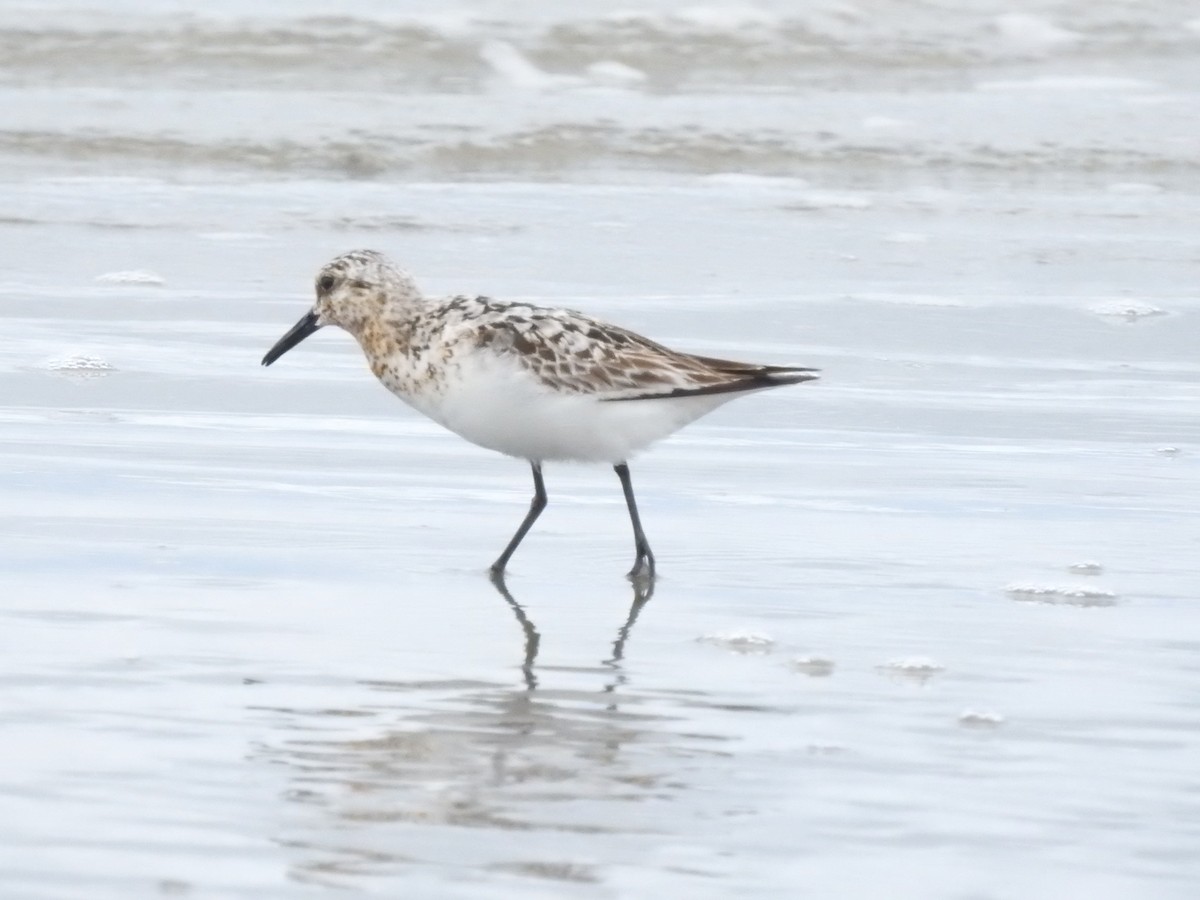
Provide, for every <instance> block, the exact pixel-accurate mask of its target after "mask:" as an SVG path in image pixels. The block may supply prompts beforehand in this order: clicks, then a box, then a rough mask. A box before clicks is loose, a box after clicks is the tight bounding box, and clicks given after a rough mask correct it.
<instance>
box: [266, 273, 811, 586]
mask: <svg viewBox="0 0 1200 900" xmlns="http://www.w3.org/2000/svg"><path fill="white" fill-rule="evenodd" d="M316 289H317V300H316V304H315V305H314V307H313V311H312V312H311V313H309V315H308V316H306V317H305V318H304V319H302V320H301V321H300V322H299V323H297V325H296V326H295V327H294V328H293V329H292V330H291V331H290V332H288V333H287V334H286V335H284V337H283V338H281V339H280V341H279V342H278V343H277V344H276V345H275V347H273V348H272V349H271V351H270V352H269V353H268V354H267V356H266V357H265V358H264V360H263V362H264V364H267V365H269V364H270V363H272V362H274V360H275V359H277V358H278V357H279V356H280V355H282V354H283V353H284V352H286V351H287V350H288V349H289V348H290V347H292V346H294V345H295V344H296V343H299V341H301V340H303V339H304V338H305V337H306V336H307V335H308V334H311V333H312V332H313V331H315V330H317V329H318V328H320V327H322V326H325V325H337V326H340V327H341V328H344V329H345V330H346V331H348V332H349V333H350V334H351V335H353V336H354V338H355V339H356V340H357V341H358V343H359V345H360V346H361V347H362V349H363V352H364V354H365V355H366V357H367V361H368V363H369V364H370V367H371V371H372V372H373V373H374V374H375V376H376V377H377V378H378V379H379V380H380V381H381V382H382V383H383V384H384V385H385V386H386V387H387V388H388V389H389V390H390V391H392V392H393V393H394V394H396V395H397V396H398V397H400V398H401V399H402V400H404V401H405V402H406V403H408V404H409V405H410V406H412V407H414V408H415V409H417V410H419V411H420V412H422V413H424V414H425V415H427V416H429V417H430V418H431V419H433V420H435V421H436V422H439V423H440V424H442V425H444V426H445V427H446V428H448V429H450V430H451V431H453V432H455V433H456V434H459V435H461V436H462V437H464V438H466V439H467V440H469V441H472V442H473V443H476V444H479V445H480V446H483V447H487V448H489V449H492V450H497V451H499V452H501V453H506V454H508V455H510V456H515V457H519V458H523V459H527V460H529V461H530V462H531V463H533V465H534V472H535V482H536V483H538V484H540V466H541V463H542V462H544V461H547V460H577V461H585V462H608V463H611V464H613V465H615V466H617V468H618V473H620V472H621V471H622V469H624V463H625V462H626V460H628V459H629V458H630V456H632V455H633V454H634V453H636V452H637V451H638V450H641V449H643V448H644V447H646V446H648V445H649V444H651V443H653V442H654V441H656V440H658V439H660V438H663V437H666V436H667V435H669V434H671V433H672V432H674V431H676V430H677V429H679V428H681V427H682V426H684V425H686V424H687V423H688V422H691V421H693V420H694V419H696V418H698V417H699V416H702V415H704V414H705V413H708V412H710V411H712V410H713V409H715V408H716V407H718V406H720V405H721V404H722V403H725V402H727V401H729V400H731V399H733V398H734V397H737V396H740V395H741V394H744V393H748V392H751V391H757V390H762V389H765V388H770V387H778V386H780V385H785V384H796V383H799V382H802V381H811V380H813V379H815V378H816V377H817V375H816V370H814V369H807V368H797V367H787V366H764V365H754V364H750V363H740V362H732V361H729V360H721V359H713V358H709V357H703V356H695V355H692V354H688V353H681V352H679V351H676V350H671V349H669V348H667V347H664V346H662V345H661V344H657V343H655V342H654V341H651V340H649V339H648V338H645V337H642V336H641V335H638V334H635V333H633V332H631V331H628V330H626V329H624V328H620V327H618V326H615V325H610V324H607V323H604V322H600V321H598V320H596V319H593V318H591V317H590V316H587V315H584V314H583V313H579V312H574V311H572V310H567V309H554V308H545V307H539V306H535V305H533V304H530V303H513V302H506V301H501V300H493V299H491V298H489V297H468V296H457V297H449V298H441V299H434V298H428V297H425V296H424V295H423V294H422V293H421V291H420V289H419V288H418V287H417V285H416V282H414V281H413V279H412V277H411V276H409V275H408V273H406V272H404V271H403V270H402V269H399V268H398V267H396V266H395V265H394V264H393V263H391V261H390V260H388V259H387V257H385V256H384V255H383V254H381V253H377V252H375V251H372V250H356V251H354V252H352V253H347V254H344V255H342V256H339V257H338V258H336V259H334V260H333V261H332V262H330V263H329V264H328V265H326V266H325V267H324V268H322V269H321V271H320V272H319V273H318V275H317V279H316ZM627 477H628V472H627V470H625V474H624V475H623V476H622V479H623V483H624V482H625V479H627ZM631 490H632V489H629V491H628V492H627V499H628V500H629V502H630V511H631V514H633V513H634V512H635V508H634V507H633V505H632V493H631ZM538 511H540V509H539V510H538ZM634 522H635V528H639V527H640V526H637V520H636V516H634ZM526 527H527V526H526ZM523 533H524V532H523V531H522V532H519V534H518V537H517V538H516V539H515V540H519V539H520V536H521V535H523ZM514 546H515V545H514ZM512 549H513V548H512V547H510V548H509V551H508V552H511V550H512ZM644 549H645V551H646V553H647V554H648V553H649V548H648V546H647V547H645V548H644ZM640 553H641V550H639V559H641V555H640ZM506 559H507V557H503V558H502V560H500V561H498V563H501V564H502V563H503V562H504V561H505V560H506ZM650 562H651V571H653V557H652V556H650ZM502 567H503V566H502V565H501V568H502Z"/></svg>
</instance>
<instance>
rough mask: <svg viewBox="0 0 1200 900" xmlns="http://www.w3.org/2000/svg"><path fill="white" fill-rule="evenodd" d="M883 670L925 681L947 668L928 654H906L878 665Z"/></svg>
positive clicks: (890, 673)
mask: <svg viewBox="0 0 1200 900" xmlns="http://www.w3.org/2000/svg"><path fill="white" fill-rule="evenodd" d="M878 668H879V669H880V670H881V671H882V672H885V673H886V674H888V675H893V676H896V677H899V678H907V679H909V680H911V681H920V682H925V681H928V680H929V679H930V678H932V677H933V676H934V675H937V674H940V673H941V672H944V671H945V670H946V667H945V666H943V665H942V664H941V663H940V662H938V661H937V660H935V659H930V658H929V657H928V656H906V657H902V658H899V659H892V660H889V661H888V662H886V663H884V664H883V665H882V666H879V667H878Z"/></svg>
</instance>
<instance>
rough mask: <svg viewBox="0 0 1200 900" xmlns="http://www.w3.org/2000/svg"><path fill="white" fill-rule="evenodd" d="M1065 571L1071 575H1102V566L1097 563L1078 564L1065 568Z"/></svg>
mask: <svg viewBox="0 0 1200 900" xmlns="http://www.w3.org/2000/svg"><path fill="white" fill-rule="evenodd" d="M1067 571H1068V572H1070V573H1071V574H1072V575H1103V574H1104V566H1102V565H1100V563H1098V562H1078V563H1075V564H1074V565H1070V566H1067Z"/></svg>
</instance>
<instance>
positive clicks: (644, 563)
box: [613, 463, 654, 580]
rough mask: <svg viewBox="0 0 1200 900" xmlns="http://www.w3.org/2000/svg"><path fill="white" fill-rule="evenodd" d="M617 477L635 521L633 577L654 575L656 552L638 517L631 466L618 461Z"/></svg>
mask: <svg viewBox="0 0 1200 900" xmlns="http://www.w3.org/2000/svg"><path fill="white" fill-rule="evenodd" d="M613 470H614V471H615V472H616V473H617V477H618V478H620V479H621V489H622V490H623V491H624V492H625V505H626V506H628V507H629V521H630V522H632V523H633V548H634V550H636V551H637V559H636V560H635V561H634V563H633V568H632V569H630V570H629V577H630V578H633V579H635V580H636V579H643V578H647V579H649V578H653V577H654V554H653V553H651V552H650V543H649V542H648V541H647V540H646V533H645V532H644V531H642V520H641V519H640V518H639V517H638V509H637V500H636V499H634V496H633V483H632V482H630V480H629V466H627V465H626V464H625V463H618V464H617V465H615V466H613Z"/></svg>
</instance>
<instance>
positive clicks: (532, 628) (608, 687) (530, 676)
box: [489, 573, 654, 693]
mask: <svg viewBox="0 0 1200 900" xmlns="http://www.w3.org/2000/svg"><path fill="white" fill-rule="evenodd" d="M489 581H491V583H492V587H494V588H495V589H496V592H497V593H498V594H500V596H501V598H503V600H504V602H505V603H506V604H507V605H508V608H509V609H511V610H512V613H513V616H514V617H515V618H516V620H517V624H518V625H520V626H521V631H522V632H523V633H524V635H525V647H524V658H523V660H522V662H521V675H522V677H523V678H524V681H525V688H526V690H529V691H532V690H535V689H536V688H537V686H538V676H537V656H538V650H539V649H540V647H541V642H542V636H541V633H540V632H539V631H538V630H537V626H536V625H535V624H534V622H533V620H532V619H530V618H529V614H528V613H527V612H526V611H525V607H524V606H522V605H521V603H520V602H518V601H517V600H516V598H514V597H513V595H512V592H511V591H510V590H509V588H508V584H507V583H506V582H505V580H504V574H503V573H492V574H491V575H490V576H489ZM632 589H633V600H632V602H631V603H630V606H629V612H628V614H627V615H626V616H625V621H624V622H622V623H621V627H620V628H618V629H617V634H616V637H615V638H614V639H613V642H612V651H611V652H610V653H609V655H608V657H607V658H605V659H603V660H601V665H603V666H604V667H605V668H607V669H609V670H610V671H611V672H612V674H613V678H612V679H611V680H610V681H609V682H608V683H607V684H605V686H604V692H605V693H612V692H613V691H615V690H616V689H617V688H618V687H620V686H621V685H622V684H625V683H626V681H627V680H628V677H627V676H626V674H625V670H624V660H625V647H626V644H627V643H628V642H629V638H630V636H631V635H632V633H633V627H634V625H636V624H637V620H638V616H639V615H641V612H642V609H643V608H644V607H645V605H646V604H647V603H649V602H650V599H651V598H652V597H653V596H654V581H653V580H648V579H632Z"/></svg>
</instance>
